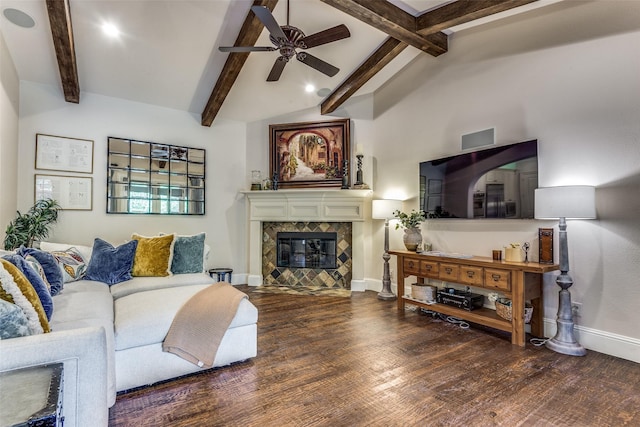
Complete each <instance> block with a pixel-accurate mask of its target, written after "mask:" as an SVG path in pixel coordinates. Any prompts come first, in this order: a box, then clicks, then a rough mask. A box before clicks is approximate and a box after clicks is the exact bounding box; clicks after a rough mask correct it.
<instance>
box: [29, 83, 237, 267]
mask: <svg viewBox="0 0 640 427" xmlns="http://www.w3.org/2000/svg"><path fill="white" fill-rule="evenodd" d="M20 96H21V103H20V148H19V150H20V151H19V157H20V160H19V167H20V179H19V182H18V185H17V187H18V193H19V197H18V207H19V208H20V209H28V207H30V206H31V205H32V204H33V197H34V194H33V188H34V187H33V186H34V174H35V173H36V172H37V173H39V174H41V173H42V174H47V173H53V174H56V173H57V174H63V175H64V174H67V175H69V173H65V172H47V171H36V170H35V169H34V158H35V139H36V134H37V133H45V134H51V135H59V136H66V137H73V138H82V139H91V140H93V141H94V167H93V174H91V177H92V178H93V210H91V211H71V210H65V211H63V212H62V214H61V216H60V219H59V221H58V223H57V224H56V225H55V226H54V228H53V234H52V235H51V236H50V239H49V240H51V241H59V242H69V243H75V244H83V245H92V244H93V239H94V238H95V237H101V238H103V239H105V240H108V241H110V242H113V243H120V242H124V241H125V240H126V239H128V238H129V237H130V236H131V233H132V232H137V233H140V234H143V235H154V234H157V233H158V232H177V233H179V234H193V233H198V232H201V231H206V232H207V243H208V244H209V245H210V246H211V247H212V252H211V255H210V256H209V266H210V267H213V266H218V267H232V268H233V269H234V270H235V271H236V272H245V271H246V254H245V252H246V251H245V248H246V246H245V244H244V235H245V227H246V220H245V205H244V201H243V199H242V198H238V196H237V192H238V191H240V190H244V189H245V176H246V174H247V173H246V170H245V140H246V132H245V129H246V127H245V124H244V123H237V122H229V121H220V122H216V123H215V124H214V125H213V126H212V127H210V128H209V127H203V126H201V125H200V119H199V117H196V116H194V115H192V114H190V113H187V112H183V111H177V110H171V109H167V108H161V107H155V106H151V105H147V104H140V103H135V102H130V101H126V100H122V99H116V98H109V97H105V96H101V95H95V94H91V93H86V92H83V93H82V95H81V100H80V103H79V104H71V103H67V102H65V101H64V98H63V96H62V94H61V91H60V89H59V88H57V87H51V86H45V85H39V84H34V83H30V82H24V81H23V82H22V83H21V93H20ZM109 136H118V137H123V138H132V139H138V140H141V141H152V142H158V143H167V144H176V145H183V146H188V147H194V148H204V149H206V150H207V158H206V162H207V168H206V199H207V203H206V215H204V216H173V215H172V216H168V215H125V214H106V193H105V191H106V181H107V178H106V177H107V173H106V169H107V137H109ZM71 175H73V174H71ZM77 175H79V174H77Z"/></svg>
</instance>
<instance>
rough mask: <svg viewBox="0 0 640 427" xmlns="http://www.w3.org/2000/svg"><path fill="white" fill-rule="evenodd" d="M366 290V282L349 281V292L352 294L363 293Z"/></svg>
mask: <svg viewBox="0 0 640 427" xmlns="http://www.w3.org/2000/svg"><path fill="white" fill-rule="evenodd" d="M366 290H367V281H366V280H352V281H351V291H352V292H364V291H366Z"/></svg>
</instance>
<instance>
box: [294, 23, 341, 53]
mask: <svg viewBox="0 0 640 427" xmlns="http://www.w3.org/2000/svg"><path fill="white" fill-rule="evenodd" d="M349 36H351V33H350V32H349V29H348V28H347V27H346V25H344V24H340V25H338V26H335V27H333V28H329V29H327V30H324V31H320V32H318V33H315V34H311V35H309V36H307V37H304V38H303V39H302V40H300V41H301V42H302V43H304V45H303V46H302V48H303V49H308V48H310V47H316V46H320V45H322V44H327V43H331V42H335V41H337V40H342V39H346V38H347V37H349Z"/></svg>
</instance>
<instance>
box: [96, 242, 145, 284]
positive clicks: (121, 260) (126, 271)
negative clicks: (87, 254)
mask: <svg viewBox="0 0 640 427" xmlns="http://www.w3.org/2000/svg"><path fill="white" fill-rule="evenodd" d="M137 247H138V241H137V240H131V241H129V242H127V243H125V244H123V245H120V246H118V247H117V248H116V247H114V246H113V245H112V244H111V243H109V242H105V241H104V240H102V239H98V238H96V239H95V240H94V241H93V252H92V253H91V260H90V261H89V266H88V267H87V270H86V272H85V274H84V279H85V280H95V281H98V282H102V283H106V284H107V285H115V284H116V283H120V282H124V281H127V280H131V269H132V268H133V259H134V256H135V254H136V248H137Z"/></svg>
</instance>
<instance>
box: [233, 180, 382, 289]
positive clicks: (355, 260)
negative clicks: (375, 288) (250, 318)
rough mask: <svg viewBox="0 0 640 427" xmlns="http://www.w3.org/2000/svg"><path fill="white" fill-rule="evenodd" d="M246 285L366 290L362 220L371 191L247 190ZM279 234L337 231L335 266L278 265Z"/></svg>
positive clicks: (369, 202) (368, 203)
mask: <svg viewBox="0 0 640 427" xmlns="http://www.w3.org/2000/svg"><path fill="white" fill-rule="evenodd" d="M243 193H244V194H245V195H246V197H247V199H248V202H249V203H248V213H249V230H248V231H249V235H248V240H249V276H248V278H247V282H248V284H249V286H260V285H262V284H272V285H273V284H276V285H284V286H300V285H302V286H305V285H308V286H322V287H332V288H335V287H342V288H345V289H351V290H352V291H354V290H355V291H364V290H365V289H366V283H365V281H364V263H365V260H364V253H365V248H364V221H365V212H366V211H368V209H370V207H369V206H370V205H371V201H370V198H371V195H372V192H371V190H336V189H283V190H278V191H245V192H243ZM277 232H311V233H315V232H335V233H336V268H323V269H321V268H309V267H308V266H307V267H278V261H277V248H276V247H277Z"/></svg>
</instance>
